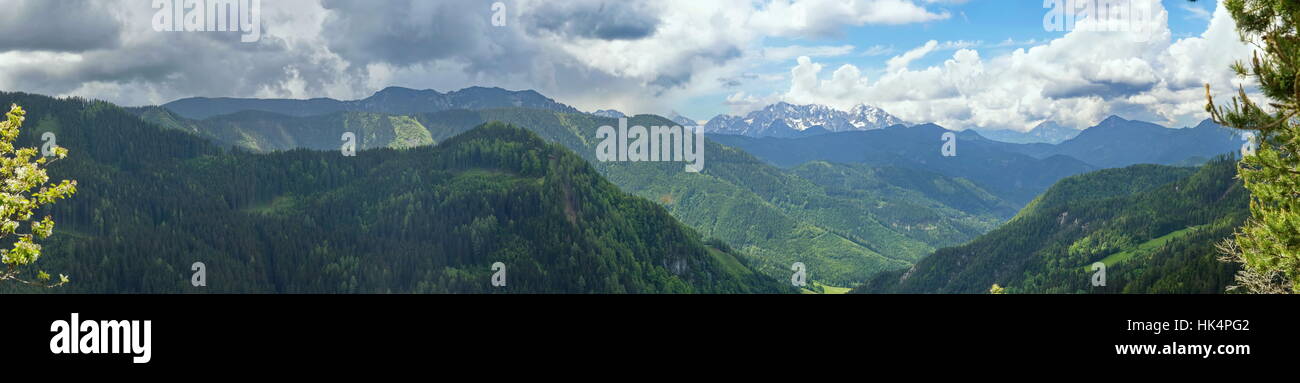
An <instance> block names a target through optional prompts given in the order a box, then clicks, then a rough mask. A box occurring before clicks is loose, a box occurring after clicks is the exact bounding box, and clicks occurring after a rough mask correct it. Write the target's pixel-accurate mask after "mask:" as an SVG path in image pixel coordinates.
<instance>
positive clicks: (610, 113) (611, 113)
mask: <svg viewBox="0 0 1300 383" xmlns="http://www.w3.org/2000/svg"><path fill="white" fill-rule="evenodd" d="M592 115H593V116H600V117H606V118H626V117H627V115H626V114H623V112H620V111H617V110H614V109H601V110H597V111H596V112H595V113H592Z"/></svg>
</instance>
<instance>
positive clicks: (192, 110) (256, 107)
mask: <svg viewBox="0 0 1300 383" xmlns="http://www.w3.org/2000/svg"><path fill="white" fill-rule="evenodd" d="M162 107H163V108H165V109H167V110H170V111H172V112H174V113H176V114H177V115H178V116H182V117H185V118H190V119H200V120H201V119H206V118H209V117H213V116H220V115H226V114H232V113H236V112H243V111H260V112H272V113H278V114H284V115H288V116H295V117H305V116H318V115H324V114H333V113H339V112H369V113H383V114H395V115H409V114H416V113H427V112H438V111H444V110H452V109H471V110H473V109H488V108H508V107H523V108H532V109H543V110H554V111H562V112H573V113H576V112H577V109H574V108H573V107H570V106H568V105H564V104H561V103H558V102H556V101H555V100H552V99H550V98H547V97H546V96H542V95H541V94H539V93H537V92H535V91H531V90H524V91H508V90H505V89H501V88H483V87H470V88H465V89H461V90H458V91H454V92H448V93H441V92H438V91H435V90H415V89H407V88H401V87H389V88H385V89H383V90H380V91H379V92H376V93H375V94H374V95H372V96H370V97H367V98H364V99H360V100H352V101H339V100H334V99H328V98H315V99H310V100H289V99H249V98H206V97H195V98H186V99H181V100H177V101H173V102H169V103H166V104H163V105H162Z"/></svg>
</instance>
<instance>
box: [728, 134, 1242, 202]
mask: <svg viewBox="0 0 1300 383" xmlns="http://www.w3.org/2000/svg"><path fill="white" fill-rule="evenodd" d="M946 133H952V134H953V135H954V136H955V137H956V143H957V144H956V153H955V154H956V155H955V156H953V157H945V156H943V155H942V152H941V148H942V146H943V144H944V142H943V141H942V136H943V135H944V134H946ZM711 138H712V139H713V140H716V141H718V142H720V143H723V144H725V145H728V146H734V147H737V148H740V149H742V150H745V151H746V152H749V153H751V154H754V155H755V156H758V157H759V158H763V159H764V160H765V161H768V162H770V163H772V164H775V165H777V166H782V167H792V166H797V165H799V164H803V163H806V162H809V161H830V162H839V163H861V164H868V165H875V166H882V165H888V166H900V167H907V168H918V169H927V170H930V171H935V172H938V173H940V174H944V175H947V176H950V177H962V178H966V179H969V180H971V181H973V182H975V183H976V184H977V185H979V186H980V187H982V188H984V189H986V190H989V191H991V192H994V193H995V194H997V195H998V196H999V197H1001V198H1004V199H1007V200H1009V201H1012V202H1016V203H1019V204H1024V203H1027V202H1029V200H1030V199H1032V198H1034V197H1035V196H1037V195H1038V194H1040V193H1042V192H1043V191H1045V190H1047V188H1048V187H1050V186H1051V185H1052V184H1054V183H1055V182H1056V181H1058V180H1060V179H1062V178H1065V177H1067V176H1071V175H1075V174H1080V173H1084V172H1088V171H1092V170H1095V169H1105V168H1117V167H1125V166H1129V165H1136V164H1163V165H1188V164H1199V163H1202V162H1205V161H1207V160H1209V159H1210V158H1213V157H1214V156H1217V155H1221V154H1224V153H1231V152H1234V151H1236V150H1238V149H1239V148H1240V139H1239V138H1238V135H1237V134H1236V133H1235V132H1232V131H1230V130H1228V129H1226V128H1223V127H1221V126H1218V125H1216V124H1214V123H1213V122H1210V121H1205V122H1203V123H1201V124H1200V125H1198V126H1197V127H1195V128H1187V129H1169V128H1165V127H1162V126H1159V125H1156V124H1152V123H1148V122H1142V121H1134V120H1126V119H1123V118H1120V117H1116V116H1111V117H1109V118H1107V119H1105V120H1104V121H1102V122H1101V123H1100V124H1098V125H1097V126H1094V127H1091V128H1088V129H1085V130H1082V131H1080V133H1079V134H1078V136H1076V137H1074V138H1072V139H1069V140H1066V141H1064V142H1061V143H1060V144H1055V145H1053V144H1046V143H1035V144H1013V143H1006V142H999V141H993V140H990V139H987V138H984V137H983V136H982V134H981V133H978V132H975V131H969V130H968V131H962V132H954V131H949V130H947V129H944V128H943V127H940V126H938V125H934V124H921V125H917V126H913V127H910V128H907V127H902V126H895V127H891V128H886V129H880V130H873V131H866V132H844V133H830V134H824V135H818V136H814V137H795V138H777V137H763V138H754V137H746V136H734V135H714V136H711Z"/></svg>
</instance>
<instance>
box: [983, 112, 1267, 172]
mask: <svg viewBox="0 0 1300 383" xmlns="http://www.w3.org/2000/svg"><path fill="white" fill-rule="evenodd" d="M1242 143H1243V141H1241V138H1240V136H1239V135H1238V134H1237V133H1236V132H1234V131H1232V130H1230V129H1228V128H1224V127H1222V126H1219V125H1218V124H1215V123H1213V122H1211V121H1209V120H1206V121H1204V122H1201V123H1200V124H1199V125H1197V126H1196V127H1193V128H1186V129H1170V128H1165V127H1163V126H1160V125H1156V124H1152V123H1149V122H1143V121H1136V120H1126V119H1123V118H1120V117H1117V116H1111V117H1109V118H1107V119H1106V120H1104V121H1102V122H1101V123H1100V124H1097V126H1094V127H1091V128H1088V129H1085V130H1083V131H1082V132H1080V133H1079V135H1078V136H1077V137H1075V138H1073V139H1070V140H1066V141H1065V142H1062V143H1060V144H1058V145H1044V144H1036V145H1010V144H1008V145H1007V146H1006V148H1007V150H1012V151H1017V152H1021V153H1025V154H1029V155H1032V156H1035V157H1039V158H1042V157H1047V156H1052V155H1067V156H1070V157H1074V158H1078V159H1080V160H1082V161H1084V162H1087V163H1089V164H1092V165H1093V166H1097V167H1102V168H1117V167H1124V166H1129V165H1135V164H1162V165H1174V164H1184V163H1187V162H1188V159H1189V158H1201V159H1202V160H1203V159H1206V158H1212V157H1214V156H1217V155H1220V154H1224V153H1229V152H1236V151H1238V150H1240V149H1241V144H1242Z"/></svg>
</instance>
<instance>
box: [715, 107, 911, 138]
mask: <svg viewBox="0 0 1300 383" xmlns="http://www.w3.org/2000/svg"><path fill="white" fill-rule="evenodd" d="M903 124H906V122H904V121H903V120H902V119H899V118H898V117H894V116H893V115H890V114H889V113H886V112H885V111H883V110H881V109H879V108H876V107H873V106H869V105H858V106H856V107H854V108H853V110H850V111H848V112H845V111H841V110H837V109H834V108H831V107H829V106H825V105H816V104H812V105H793V104H789V103H785V102H779V103H776V104H772V105H768V106H767V107H765V108H763V109H762V110H757V111H754V112H750V113H749V114H748V115H746V116H744V117H740V116H731V115H719V116H717V117H714V118H713V119H711V120H709V122H708V123H706V124H705V125H704V131H705V132H707V133H711V134H729V135H739V136H750V137H797V136H800V135H801V134H799V133H800V132H803V131H805V130H808V129H810V128H813V127H817V126H820V127H822V128H823V129H826V130H827V131H830V132H850V131H861V130H873V129H883V128H885V127H889V126H893V125H903Z"/></svg>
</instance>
